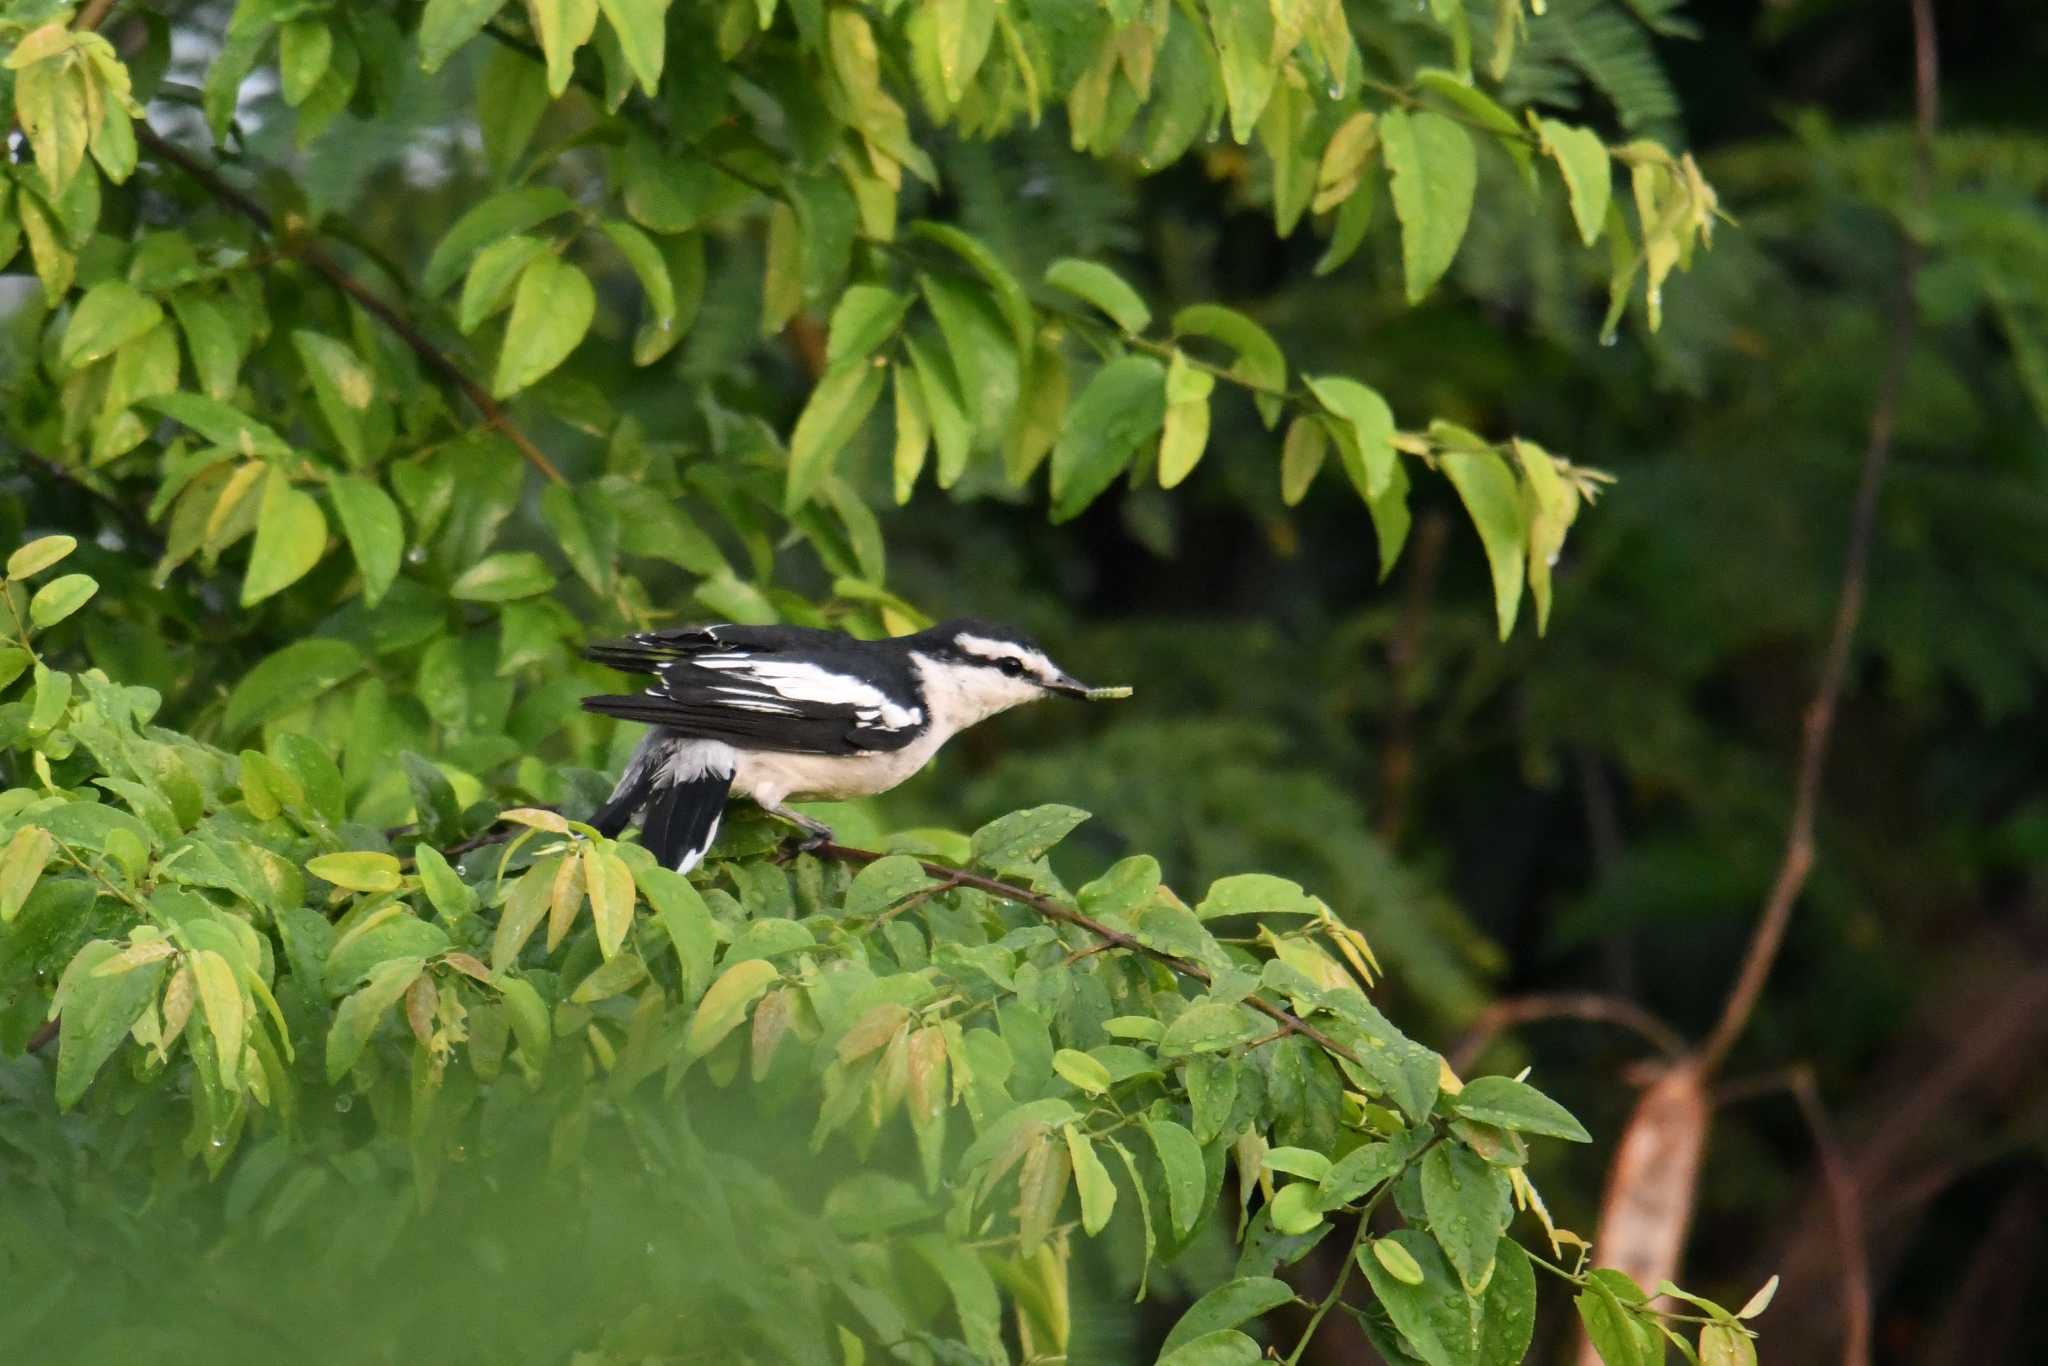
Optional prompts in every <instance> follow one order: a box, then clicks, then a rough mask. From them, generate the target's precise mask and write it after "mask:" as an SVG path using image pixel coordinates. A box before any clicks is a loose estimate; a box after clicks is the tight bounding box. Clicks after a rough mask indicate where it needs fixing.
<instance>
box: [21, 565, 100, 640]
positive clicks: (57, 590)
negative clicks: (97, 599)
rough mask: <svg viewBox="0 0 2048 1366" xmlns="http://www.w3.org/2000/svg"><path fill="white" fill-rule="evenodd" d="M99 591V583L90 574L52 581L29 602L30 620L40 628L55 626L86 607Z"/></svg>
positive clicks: (72, 575)
mask: <svg viewBox="0 0 2048 1366" xmlns="http://www.w3.org/2000/svg"><path fill="white" fill-rule="evenodd" d="M99 591H100V585H99V581H98V580H97V579H95V578H93V576H92V575H90V574H66V575H64V576H63V577H62V578H57V579H51V580H50V581H49V582H48V583H46V584H44V585H43V586H42V587H41V588H38V589H37V590H36V595H35V596H34V597H32V598H30V599H29V600H28V617H29V620H30V621H32V622H34V623H35V624H36V625H37V626H39V627H48V626H55V625H56V624H57V623H58V622H60V621H62V620H64V618H66V617H68V616H70V615H71V614H72V613H73V612H76V611H77V610H78V609H79V608H81V607H83V606H85V604H86V603H87V602H89V601H90V600H91V598H92V595H93V594H95V593H97V592H99Z"/></svg>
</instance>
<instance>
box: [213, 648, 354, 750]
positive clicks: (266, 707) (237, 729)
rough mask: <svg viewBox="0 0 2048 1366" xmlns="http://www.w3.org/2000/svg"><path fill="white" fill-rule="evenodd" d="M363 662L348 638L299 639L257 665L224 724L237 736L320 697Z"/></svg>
mask: <svg viewBox="0 0 2048 1366" xmlns="http://www.w3.org/2000/svg"><path fill="white" fill-rule="evenodd" d="M362 667H363V657H362V655H361V654H360V653H359V652H358V651H357V649H356V647H355V646H353V645H351V644H349V643H348V642H347V641H345V640H330V639H325V638H320V637H315V638H313V639H310V640H300V641H294V642H293V643H292V644H290V645H287V646H285V647H284V648H283V649H282V650H279V651H278V652H277V653H275V654H273V655H270V656H269V657H267V658H266V659H264V660H263V662H262V663H260V664H258V665H257V666H256V667H255V668H253V669H251V670H250V671H249V672H248V673H247V674H246V675H245V676H244V677H243V679H242V681H241V682H240V683H238V684H236V685H235V690H234V691H233V692H232V693H230V694H228V705H227V714H226V716H225V718H224V719H223V721H222V723H221V724H222V729H223V730H224V731H225V732H226V734H227V735H228V736H229V737H230V738H233V737H235V736H239V735H241V734H242V733H243V732H245V731H247V730H249V729H250V728H252V727H254V726H259V725H261V724H263V723H264V722H265V721H268V720H270V719H271V718H272V717H275V716H281V715H283V714H284V713H285V712H288V711H291V710H292V709H293V708H296V707H302V706H305V705H307V704H308V703H310V702H313V701H315V700H316V699H318V697H319V696H320V694H322V693H324V692H326V691H327V690H328V689H330V688H332V687H333V686H334V685H335V684H337V683H339V682H341V681H342V680H343V679H345V678H349V677H352V676H353V675H354V674H355V673H356V672H357V671H358V670H360V669H361V668H362Z"/></svg>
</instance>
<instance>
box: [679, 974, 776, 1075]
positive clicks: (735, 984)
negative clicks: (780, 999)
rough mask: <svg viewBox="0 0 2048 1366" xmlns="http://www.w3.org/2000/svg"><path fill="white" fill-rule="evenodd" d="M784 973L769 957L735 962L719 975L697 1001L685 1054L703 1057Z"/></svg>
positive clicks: (684, 1037)
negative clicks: (701, 998) (702, 997)
mask: <svg viewBox="0 0 2048 1366" xmlns="http://www.w3.org/2000/svg"><path fill="white" fill-rule="evenodd" d="M780 976H781V973H780V972H779V971H778V970H777V968H776V966H775V965H774V964H773V963H771V962H769V961H768V960H767V959H765V958H749V959H747V960H746V961H745V962H742V963H735V964H733V965H732V966H731V967H729V968H727V969H726V970H725V971H724V972H723V973H721V974H720V975H719V978H718V980H717V981H715V982H713V983H712V984H711V988H710V990H708V991H706V992H705V993H704V999H703V1000H701V1001H699V1002H698V1003H697V1013H696V1014H694V1015H692V1016H691V1017H690V1027H689V1030H688V1031H687V1032H686V1033H685V1034H684V1035H683V1056H684V1057H686V1058H701V1057H703V1056H704V1055H705V1054H706V1053H709V1052H710V1051H711V1050H712V1049H714V1048H716V1047H718V1045H719V1044H720V1043H721V1042H723V1041H724V1039H725V1036H726V1035H728V1034H730V1033H732V1032H733V1030H735V1029H737V1028H738V1027H739V1023H740V1021H741V1020H744V1019H745V1018H746V1017H747V1007H748V1006H750V1005H752V1004H753V1003H754V1002H755V1001H757V1000H759V999H760V997H761V993H763V992H765V991H767V990H768V988H769V987H770V986H773V985H774V984H775V981H776V979H777V978H778V977H780Z"/></svg>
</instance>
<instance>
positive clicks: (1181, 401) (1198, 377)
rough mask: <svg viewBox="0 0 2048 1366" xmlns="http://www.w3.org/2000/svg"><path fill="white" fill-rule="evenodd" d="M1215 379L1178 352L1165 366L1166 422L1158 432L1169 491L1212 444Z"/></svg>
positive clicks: (1161, 484) (1161, 468) (1161, 467)
mask: <svg viewBox="0 0 2048 1366" xmlns="http://www.w3.org/2000/svg"><path fill="white" fill-rule="evenodd" d="M1215 387H1216V377H1215V376H1214V375H1212V374H1210V373H1209V372H1208V371H1206V370H1200V369H1197V368H1195V367H1194V366H1193V365H1191V364H1189V363H1188V358H1187V355H1186V353H1184V352H1182V351H1178V350H1176V351H1175V352H1174V353H1173V360H1172V361H1171V362H1170V363H1169V364H1168V365H1167V367H1166V421H1165V425H1164V426H1163V427H1162V428H1161V430H1160V433H1159V487H1161V488H1163V489H1170V488H1172V487H1174V486H1175V485H1177V484H1179V483H1180V482H1181V480H1183V479H1185V478H1187V477H1188V475H1189V474H1190V473H1192V472H1193V471H1194V468H1195V465H1196V464H1197V463H1199V462H1200V460H1201V458H1202V448H1203V447H1205V446H1207V445H1208V444H1209V394H1210V391H1211V390H1213V389H1214V388H1215Z"/></svg>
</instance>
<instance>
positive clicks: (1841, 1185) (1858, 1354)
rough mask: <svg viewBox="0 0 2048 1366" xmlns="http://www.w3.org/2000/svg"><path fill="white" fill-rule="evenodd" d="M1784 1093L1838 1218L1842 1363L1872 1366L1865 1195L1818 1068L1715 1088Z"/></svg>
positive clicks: (1718, 1092) (1722, 1097) (1719, 1097)
mask: <svg viewBox="0 0 2048 1366" xmlns="http://www.w3.org/2000/svg"><path fill="white" fill-rule="evenodd" d="M1779 1091H1784V1092H1786V1093H1788V1094H1790V1095H1791V1097H1792V1099H1793V1100H1794V1101H1795V1102H1797V1103H1798V1106H1799V1114H1800V1117H1801V1118H1803V1119H1804V1120H1805V1121H1806V1128H1807V1132H1808V1133H1810V1134H1811V1135H1812V1136H1813V1151H1814V1156H1815V1158H1816V1159H1817V1160H1818V1161H1819V1163H1820V1172H1821V1184H1822V1185H1823V1186H1825V1187H1826V1189H1827V1194H1828V1206H1829V1209H1830V1212H1831V1213H1832V1215H1833V1217H1834V1224H1835V1263H1836V1267H1837V1269H1838V1271H1839V1273H1840V1275H1841V1281H1842V1366H1870V1257H1869V1253H1868V1252H1867V1251H1866V1250H1865V1248H1864V1244H1863V1229H1864V1218H1863V1196H1862V1193H1861V1191H1860V1189H1859V1187H1858V1185H1857V1182H1856V1177H1855V1174H1854V1173H1852V1172H1851V1171H1850V1170H1849V1162H1848V1159H1847V1158H1846V1157H1845V1156H1844V1155H1843V1153H1842V1145H1841V1142H1840V1141H1839V1140H1838V1139H1837V1138H1836V1137H1835V1127H1834V1124H1833V1122H1832V1121H1830V1120H1829V1118H1828V1112H1827V1107H1826V1106H1825V1105H1824V1104H1823V1103H1822V1102H1821V1098H1820V1087H1819V1086H1818V1085H1817V1084H1816V1083H1815V1082H1814V1077H1813V1068H1812V1066H1811V1065H1810V1064H1807V1063H1798V1064H1796V1065H1794V1066H1792V1067H1787V1068H1783V1069H1781V1070H1779V1071H1776V1072H1767V1073H1765V1074H1763V1075H1762V1076H1757V1077H1745V1078H1743V1079H1741V1080H1740V1081H1735V1082H1730V1083H1727V1084H1725V1085H1722V1086H1720V1087H1717V1088H1715V1091H1714V1103H1715V1104H1716V1105H1717V1106H1718V1105H1726V1104H1729V1103H1731V1102H1733V1101H1737V1100H1748V1099H1752V1098H1754V1097H1757V1096H1763V1095H1771V1094H1774V1093H1776V1092H1779Z"/></svg>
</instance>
